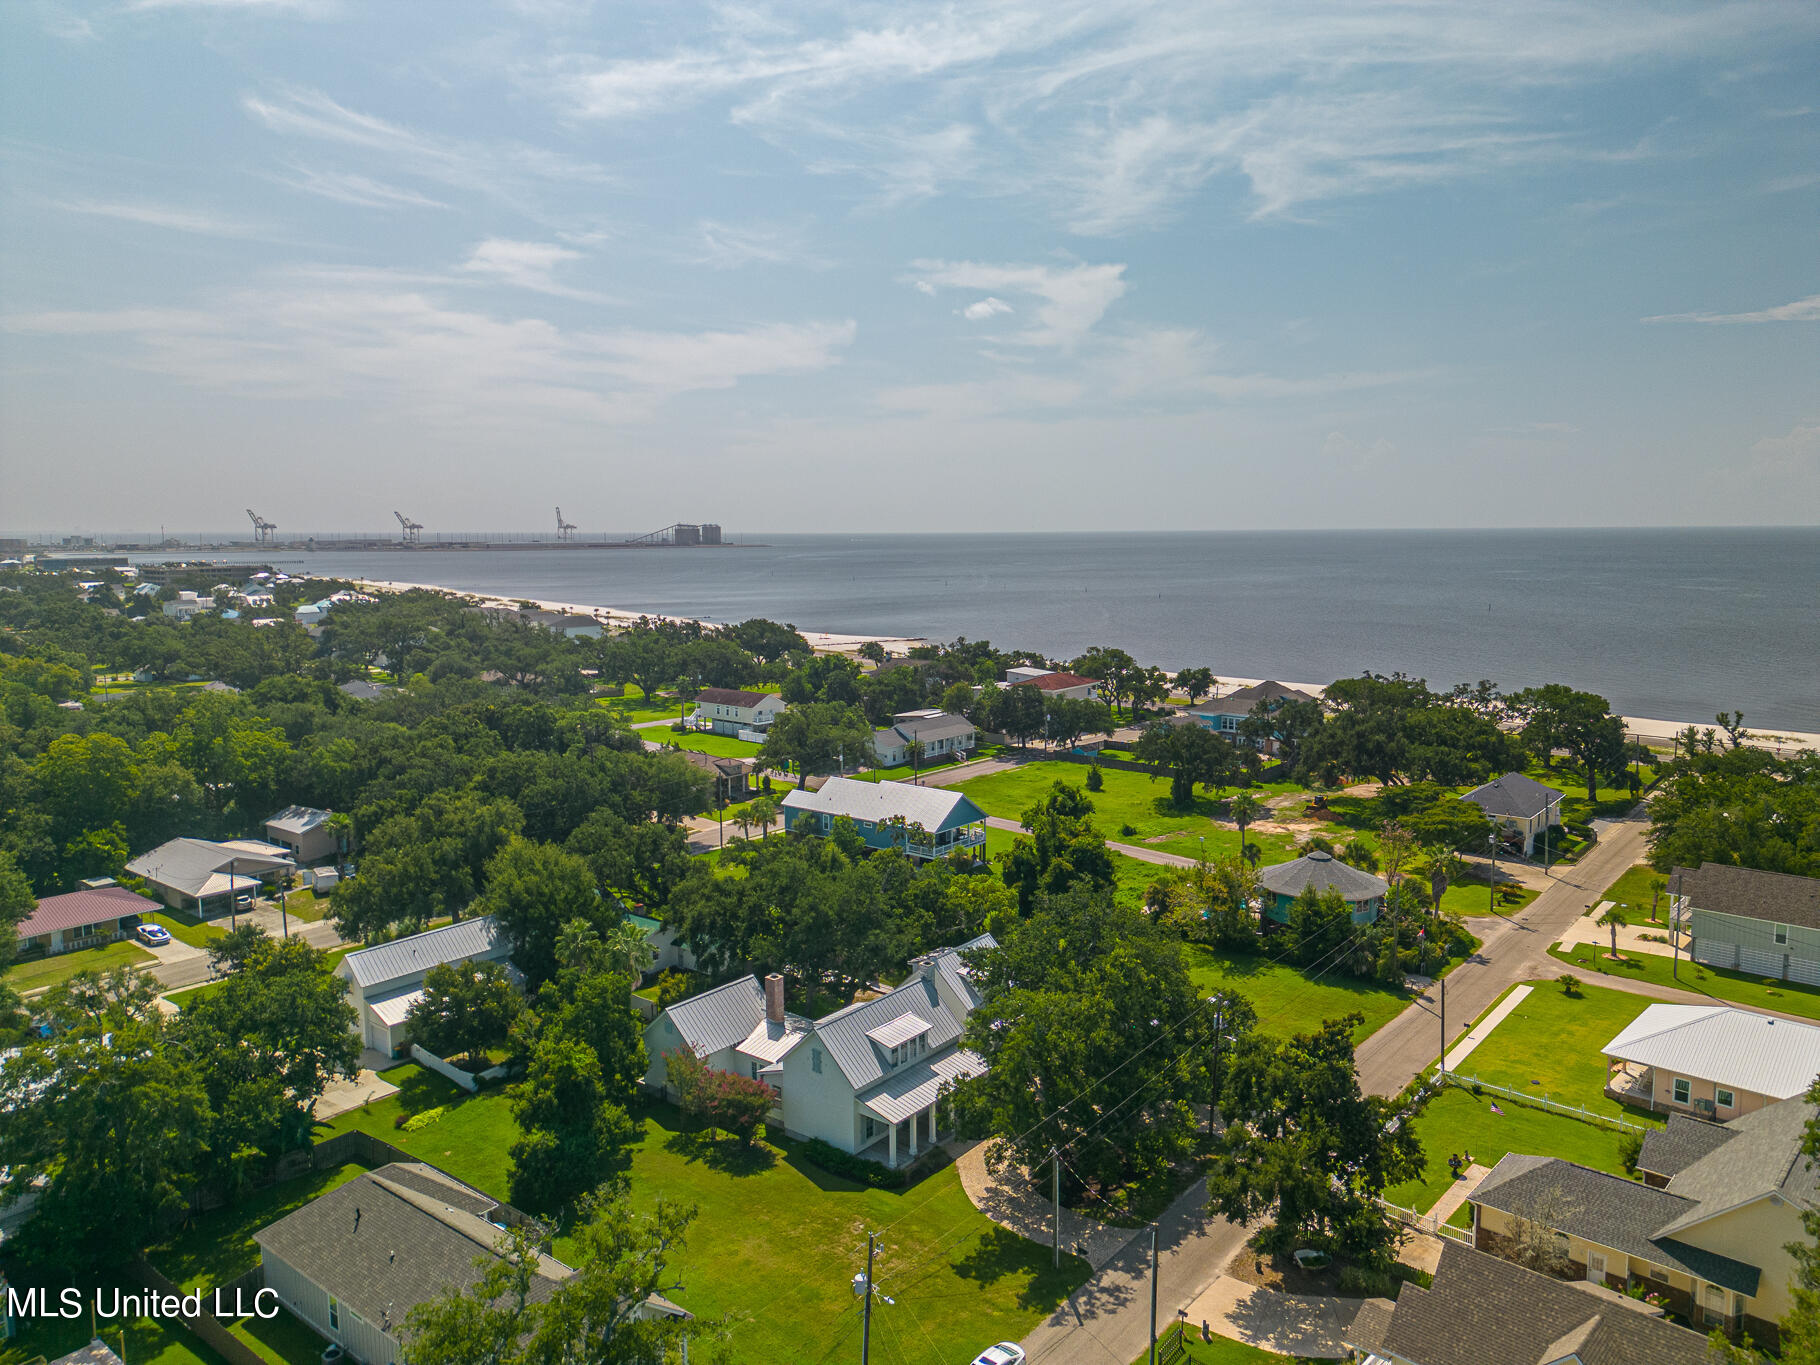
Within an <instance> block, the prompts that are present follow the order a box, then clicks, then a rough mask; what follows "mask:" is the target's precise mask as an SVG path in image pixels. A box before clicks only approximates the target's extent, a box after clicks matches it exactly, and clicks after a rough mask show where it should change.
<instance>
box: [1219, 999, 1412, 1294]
mask: <svg viewBox="0 0 1820 1365" xmlns="http://www.w3.org/2000/svg"><path fill="white" fill-rule="evenodd" d="M1360 1022H1361V1019H1360V1016H1358V1015H1356V1014H1355V1015H1348V1016H1347V1017H1346V1018H1344V1019H1330V1020H1328V1021H1327V1022H1326V1023H1324V1024H1323V1025H1322V1026H1321V1028H1320V1030H1319V1031H1318V1032H1315V1033H1301V1034H1297V1035H1295V1036H1294V1037H1292V1038H1278V1037H1275V1036H1273V1035H1270V1034H1261V1033H1252V1034H1249V1035H1248V1036H1246V1037H1245V1038H1244V1039H1243V1040H1241V1041H1240V1042H1239V1044H1238V1045H1237V1046H1236V1047H1234V1048H1233V1051H1232V1060H1231V1066H1230V1068H1229V1071H1228V1074H1227V1077H1226V1081H1225V1085H1224V1087H1223V1093H1222V1095H1221V1101H1220V1110H1221V1113H1222V1114H1224V1116H1225V1117H1226V1120H1227V1127H1226V1131H1225V1134H1224V1136H1223V1138H1222V1141H1221V1147H1220V1152H1219V1155H1218V1158H1217V1160H1216V1163H1215V1166H1214V1168H1213V1170H1212V1171H1211V1172H1210V1173H1209V1174H1208V1177H1207V1193H1208V1212H1209V1213H1211V1214H1215V1215H1218V1216H1220V1217H1224V1218H1230V1219H1231V1220H1232V1221H1233V1222H1235V1223H1248V1224H1256V1223H1259V1222H1260V1221H1261V1220H1264V1219H1269V1220H1270V1221H1268V1222H1263V1224H1262V1226H1261V1227H1260V1228H1259V1230H1258V1231H1257V1232H1256V1233H1255V1234H1254V1235H1253V1239H1252V1240H1253V1242H1254V1244H1255V1245H1257V1246H1259V1247H1260V1248H1261V1249H1263V1250H1266V1251H1270V1252H1273V1253H1277V1254H1286V1253H1288V1252H1290V1251H1291V1250H1294V1249H1295V1248H1297V1247H1302V1246H1312V1247H1316V1248H1318V1249H1321V1250H1325V1251H1329V1252H1331V1253H1332V1254H1334V1255H1337V1256H1344V1257H1346V1258H1347V1259H1349V1260H1352V1261H1354V1262H1357V1263H1360V1264H1362V1265H1365V1266H1367V1267H1370V1268H1372V1269H1383V1268H1385V1267H1387V1266H1388V1265H1389V1263H1390V1261H1391V1259H1392V1257H1393V1255H1394V1251H1395V1247H1396V1244H1397V1240H1398V1238H1399V1236H1400V1234H1401V1227H1400V1225H1399V1224H1398V1223H1396V1222H1395V1221H1394V1220H1393V1219H1392V1218H1391V1217H1390V1215H1389V1214H1388V1213H1387V1212H1386V1211H1385V1210H1384V1208H1383V1206H1382V1205H1381V1204H1380V1203H1379V1202H1378V1200H1379V1197H1380V1196H1381V1195H1382V1194H1383V1193H1384V1190H1385V1188H1386V1187H1387V1186H1390V1185H1394V1184H1396V1183H1398V1182H1399V1181H1402V1180H1405V1179H1408V1178H1410V1177H1411V1176H1413V1175H1415V1174H1417V1173H1418V1172H1419V1171H1420V1170H1421V1169H1422V1165H1423V1160H1424V1158H1423V1155H1422V1149H1421V1146H1420V1144H1419V1143H1418V1142H1417V1141H1416V1137H1415V1133H1414V1129H1413V1126H1412V1125H1410V1124H1408V1123H1401V1124H1396V1125H1394V1126H1393V1125H1391V1123H1390V1119H1391V1118H1392V1117H1393V1114H1394V1110H1393V1109H1392V1106H1391V1104H1390V1102H1389V1101H1386V1100H1383V1099H1379V1098H1378V1097H1376V1096H1368V1095H1364V1094H1361V1093H1360V1090H1359V1078H1358V1071H1357V1067H1356V1065H1355V1062H1354V1058H1353V1049H1352V1030H1353V1029H1354V1028H1356V1027H1357V1026H1358V1025H1359V1023H1360Z"/></svg>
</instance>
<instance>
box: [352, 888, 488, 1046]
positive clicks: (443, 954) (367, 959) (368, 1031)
mask: <svg viewBox="0 0 1820 1365" xmlns="http://www.w3.org/2000/svg"><path fill="white" fill-rule="evenodd" d="M510 948H511V945H510V944H509V943H508V942H507V941H506V937H505V935H504V934H502V933H501V932H499V929H498V927H497V926H496V925H495V924H494V922H493V917H492V916H491V915H482V916H480V917H479V918H477V919H466V920H462V921H460V922H459V923H457V924H445V925H444V926H443V927H442V928H440V929H431V930H428V931H427V932H425V933H421V934H412V935H411V936H410V937H408V938H397V939H393V940H392V941H391V942H390V943H380V944H375V945H374V946H373V947H371V948H362V949H361V950H360V951H359V952H355V953H349V954H348V955H347V956H346V957H344V958H342V959H341V961H340V962H339V963H338V964H337V965H336V967H335V975H337V976H339V977H341V978H342V979H344V980H345V981H346V982H347V983H348V1001H349V1003H350V1004H352V1005H353V1006H354V1011H355V1015H356V1024H355V1026H356V1027H357V1028H358V1029H359V1030H360V1039H361V1042H362V1043H363V1044H364V1045H365V1046H367V1047H370V1048H372V1049H373V1050H374V1051H376V1052H383V1053H385V1055H386V1056H388V1057H395V1056H397V1055H398V1054H399V1053H400V1052H402V1051H403V1050H404V1048H405V1044H406V1043H407V1042H408V1041H409V1039H408V1038H407V1037H406V1030H405V1017H406V1016H407V1015H408V1014H409V1013H410V1012H411V1006H412V1005H414V1004H416V1003H417V1002H418V1001H419V1000H421V999H422V998H423V978H424V977H425V976H426V975H427V974H428V973H429V970H430V968H432V967H440V966H443V965H445V964H453V963H457V962H504V961H505V960H506V956H507V953H508V952H509V951H510Z"/></svg>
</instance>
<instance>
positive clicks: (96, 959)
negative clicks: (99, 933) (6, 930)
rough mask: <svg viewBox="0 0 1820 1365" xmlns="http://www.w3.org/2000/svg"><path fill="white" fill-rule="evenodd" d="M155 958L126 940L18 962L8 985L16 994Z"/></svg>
mask: <svg viewBox="0 0 1820 1365" xmlns="http://www.w3.org/2000/svg"><path fill="white" fill-rule="evenodd" d="M152 960H153V958H152V955H151V954H150V953H148V952H146V950H145V949H143V948H141V947H139V946H138V945H137V944H135V943H130V942H128V941H127V940H125V939H122V940H120V941H119V942H118V943H106V944H103V945H102V946H101V947H99V948H83V949H80V950H79V951H77V952H73V953H58V954H57V955H56V956H54V957H41V958H39V959H38V960H37V961H36V962H17V963H14V964H13V965H12V966H11V967H9V968H7V970H6V984H7V985H9V986H11V987H12V988H13V989H14V990H16V991H35V990H38V989H40V988H41V987H45V986H54V985H56V984H57V983H58V982H59V981H67V980H68V979H69V978H70V977H72V976H74V975H75V974H76V973H77V972H108V971H112V970H113V969H114V968H115V967H129V966H131V965H132V964H133V963H135V962H150V961H152Z"/></svg>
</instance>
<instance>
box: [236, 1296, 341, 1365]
mask: <svg viewBox="0 0 1820 1365" xmlns="http://www.w3.org/2000/svg"><path fill="white" fill-rule="evenodd" d="M228 1331H230V1332H232V1333H233V1334H234V1335H235V1336H236V1337H238V1338H239V1339H240V1340H241V1341H242V1342H243V1343H244V1344H245V1345H246V1346H248V1347H249V1348H251V1349H252V1350H254V1351H256V1352H258V1353H259V1354H260V1355H261V1356H263V1357H265V1359H267V1360H269V1361H271V1362H272V1365H321V1360H322V1352H323V1348H324V1347H326V1346H327V1345H328V1343H327V1342H326V1341H324V1340H323V1339H322V1338H321V1337H319V1336H317V1335H316V1333H315V1332H314V1331H313V1330H312V1329H311V1328H309V1327H306V1326H304V1324H303V1323H302V1321H300V1320H299V1319H298V1318H295V1317H293V1316H292V1315H291V1312H290V1310H289V1309H285V1308H281V1309H279V1310H278V1316H277V1317H275V1318H257V1317H246V1318H242V1319H240V1321H239V1322H235V1323H230V1324H229V1325H228Z"/></svg>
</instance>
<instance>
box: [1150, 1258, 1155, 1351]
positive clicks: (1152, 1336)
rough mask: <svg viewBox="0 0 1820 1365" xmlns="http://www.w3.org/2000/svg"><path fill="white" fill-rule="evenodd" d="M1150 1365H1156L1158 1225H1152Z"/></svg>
mask: <svg viewBox="0 0 1820 1365" xmlns="http://www.w3.org/2000/svg"><path fill="white" fill-rule="evenodd" d="M1150 1365H1156V1224H1155V1223H1152V1224H1151V1225H1150Z"/></svg>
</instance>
